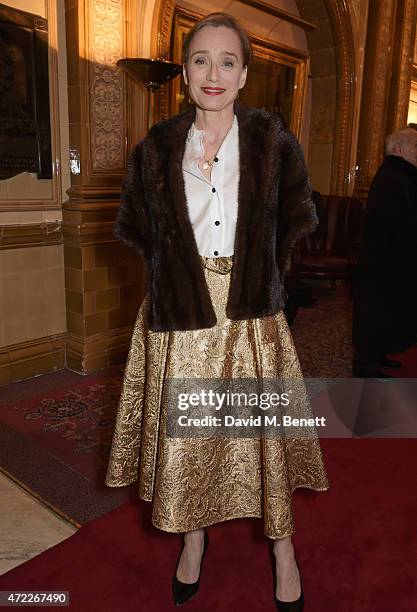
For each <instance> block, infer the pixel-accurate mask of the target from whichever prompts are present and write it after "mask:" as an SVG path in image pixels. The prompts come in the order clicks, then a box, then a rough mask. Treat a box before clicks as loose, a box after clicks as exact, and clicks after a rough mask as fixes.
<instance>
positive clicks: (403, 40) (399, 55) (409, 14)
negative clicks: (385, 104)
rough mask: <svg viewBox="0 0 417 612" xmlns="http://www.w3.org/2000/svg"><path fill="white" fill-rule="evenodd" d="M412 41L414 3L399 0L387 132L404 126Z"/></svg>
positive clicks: (409, 79) (412, 50)
mask: <svg viewBox="0 0 417 612" xmlns="http://www.w3.org/2000/svg"><path fill="white" fill-rule="evenodd" d="M415 39H416V0H401V1H400V2H399V3H398V6H397V18H396V29H395V46H394V54H393V62H394V65H393V68H392V74H393V78H392V82H391V96H390V108H389V114H388V122H387V133H390V132H394V131H395V130H398V129H400V128H402V127H404V126H405V125H407V115H408V106H409V102H410V88H411V78H412V73H413V53H414V46H415Z"/></svg>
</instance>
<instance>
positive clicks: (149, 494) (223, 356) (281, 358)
mask: <svg viewBox="0 0 417 612" xmlns="http://www.w3.org/2000/svg"><path fill="white" fill-rule="evenodd" d="M201 262H202V265H203V266H204V273H205V277H206V282H207V285H208V288H209V291H210V296H211V300H212V303H213V307H214V310H215V313H216V316H217V324H216V326H215V327H211V328H207V329H199V330H191V331H188V330H187V331H166V332H154V331H151V330H149V329H148V327H147V325H146V321H147V316H146V315H147V312H148V308H149V294H147V295H146V296H145V298H144V301H143V302H142V305H141V307H140V310H139V313H138V317H137V320H136V323H135V326H134V330H133V335H132V341H131V346H130V351H129V356H128V359H127V363H126V369H125V376H124V382H123V388H122V393H121V397H120V403H119V407H118V411H117V416H116V423H115V430H114V435H113V441H112V446H111V452H110V457H109V463H108V468H107V474H106V478H105V484H106V485H107V486H109V487H121V486H125V485H129V484H131V483H132V482H135V481H136V480H138V494H139V497H140V498H141V499H144V500H146V501H149V502H153V506H152V523H153V525H154V526H155V527H157V528H158V529H161V530H164V531H168V532H174V533H177V532H184V531H190V530H194V529H199V528H202V527H205V526H208V525H212V524H214V523H219V522H222V521H227V520H231V519H235V518H243V517H258V518H262V519H263V529H264V533H265V535H266V536H267V537H269V538H274V539H275V538H283V537H285V536H290V535H292V534H293V533H294V532H295V529H294V517H293V512H292V504H291V501H292V499H291V497H292V493H293V491H294V490H295V489H296V488H298V487H306V488H309V489H314V490H316V491H325V490H327V489H328V488H329V482H328V479H327V474H326V469H325V466H324V463H323V457H322V453H321V448H320V442H319V439H318V437H317V436H309V437H299V438H286V437H274V438H273V439H265V438H262V437H257V438H232V439H230V438H221V437H210V438H206V439H204V438H172V437H168V436H167V435H166V431H165V427H166V419H167V406H166V405H165V401H164V393H163V391H164V381H165V379H166V378H169V377H172V378H204V379H207V378H228V379H232V378H252V379H253V378H257V379H259V378H286V379H295V378H297V379H299V378H302V373H301V369H300V364H299V361H298V358H297V353H296V351H295V347H294V344H293V341H292V337H291V333H290V331H289V329H288V325H287V321H286V319H285V315H284V313H283V312H282V311H281V312H278V313H277V314H275V315H273V316H268V317H262V318H257V319H247V320H231V319H228V318H227V316H226V303H227V297H228V291H229V283H230V271H231V268H232V265H233V257H232V256H230V257H218V258H207V257H203V256H201ZM310 415H311V416H313V414H312V412H310Z"/></svg>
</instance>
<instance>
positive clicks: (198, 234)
mask: <svg viewBox="0 0 417 612" xmlns="http://www.w3.org/2000/svg"><path fill="white" fill-rule="evenodd" d="M204 134H205V132H204V130H198V129H197V128H196V127H195V125H194V123H193V124H192V125H191V127H190V129H189V131H188V135H187V140H186V145H185V152H184V157H183V162H182V170H183V176H184V183H185V194H186V197H187V207H188V214H189V217H190V221H191V225H192V227H193V230H194V236H195V239H196V242H197V248H198V252H199V254H200V255H205V256H206V257H222V256H223V257H224V256H226V255H233V247H234V239H235V231H236V220H237V199H238V185H239V132H238V122H237V116H236V114H235V116H234V120H233V123H232V127H231V128H230V130H229V132H228V134H227V135H226V138H225V139H224V140H223V142H222V144H221V147H220V149H219V150H218V152H217V155H216V157H217V159H218V161H217V162H213V166H212V168H211V180H210V181H209V180H208V179H207V178H206V177H205V176H204V175H203V173H202V172H201V170H200V168H199V167H198V160H199V158H201V156H202V155H203V153H204V146H203V137H204Z"/></svg>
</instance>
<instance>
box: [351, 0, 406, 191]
mask: <svg viewBox="0 0 417 612" xmlns="http://www.w3.org/2000/svg"><path fill="white" fill-rule="evenodd" d="M396 8H397V0H384V2H379V1H378V0H371V1H370V4H369V14H370V15H372V17H371V18H370V19H369V20H368V30H367V41H366V51H365V65H364V80H363V94H362V102H361V116H360V125H359V138H358V154H357V166H358V172H357V178H356V184H355V192H356V194H357V195H359V196H364V195H366V193H367V191H368V189H369V186H370V184H371V181H372V179H373V177H374V175H375V173H376V171H377V169H378V167H379V165H380V163H381V161H382V159H383V156H384V142H385V134H386V126H387V117H388V103H389V90H390V82H391V70H392V62H393V47H394V34H395V18H396Z"/></svg>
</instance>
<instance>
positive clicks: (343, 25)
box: [325, 0, 356, 195]
mask: <svg viewBox="0 0 417 612" xmlns="http://www.w3.org/2000/svg"><path fill="white" fill-rule="evenodd" d="M325 2H326V7H327V11H328V14H329V17H330V20H331V23H332V26H333V31H334V41H335V53H336V64H337V106H336V125H335V140H334V149H333V167H332V178H331V193H334V194H337V195H347V194H348V193H349V186H350V178H351V167H352V164H353V160H351V148H352V147H351V144H352V136H353V134H352V132H353V117H354V110H355V99H356V79H355V73H356V62H355V49H354V42H353V33H352V24H351V16H350V14H349V11H348V8H347V6H346V3H345V1H344V0H325Z"/></svg>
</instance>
